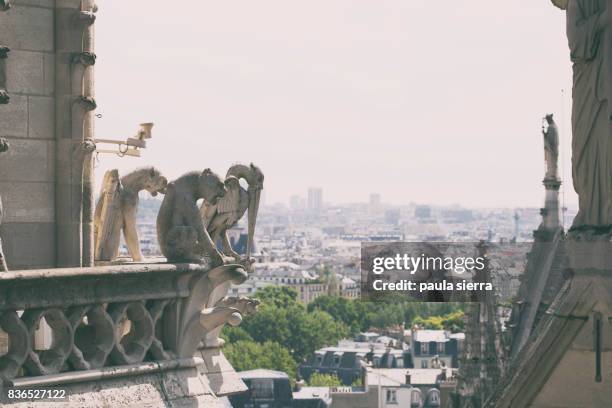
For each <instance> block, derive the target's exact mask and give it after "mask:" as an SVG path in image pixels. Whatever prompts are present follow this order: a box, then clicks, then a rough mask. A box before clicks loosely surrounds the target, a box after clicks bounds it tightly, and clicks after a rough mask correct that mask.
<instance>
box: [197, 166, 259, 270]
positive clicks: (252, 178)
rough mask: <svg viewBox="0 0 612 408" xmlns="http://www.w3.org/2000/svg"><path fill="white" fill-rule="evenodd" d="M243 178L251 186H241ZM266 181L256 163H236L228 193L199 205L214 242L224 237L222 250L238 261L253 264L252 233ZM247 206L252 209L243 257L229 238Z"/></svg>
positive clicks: (229, 181) (228, 175)
mask: <svg viewBox="0 0 612 408" xmlns="http://www.w3.org/2000/svg"><path fill="white" fill-rule="evenodd" d="M240 179H244V180H245V181H246V182H247V184H248V190H245V189H244V188H242V187H241V186H240ZM263 181H264V175H263V173H262V172H261V170H260V169H259V168H258V167H257V166H255V165H254V164H251V165H250V166H246V165H242V164H236V165H234V166H232V167H230V169H229V170H228V171H227V175H226V179H225V186H226V187H227V194H226V195H225V196H224V197H223V198H221V199H219V201H218V202H217V203H216V204H212V203H209V202H204V203H202V207H201V208H200V211H201V213H202V218H203V220H204V225H205V226H206V229H207V230H208V233H209V234H210V237H211V238H212V240H213V242H215V243H217V242H218V241H219V240H221V243H222V246H223V253H224V254H225V255H226V256H229V257H233V258H234V259H235V260H236V261H238V262H240V261H242V262H243V263H245V265H247V267H250V263H251V259H250V256H251V250H252V247H253V235H254V233H255V223H256V221H257V212H258V211H259V200H260V197H261V190H262V189H263ZM247 209H248V210H249V213H248V242H247V251H246V252H247V253H246V256H245V259H244V260H241V258H240V255H239V254H238V253H236V252H235V251H234V250H233V248H232V246H231V244H230V242H229V239H228V237H227V230H228V229H229V228H232V227H233V226H235V225H236V224H237V223H238V221H240V219H241V218H242V217H243V216H244V213H245V212H246V211H247Z"/></svg>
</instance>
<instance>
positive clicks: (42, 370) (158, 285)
mask: <svg viewBox="0 0 612 408" xmlns="http://www.w3.org/2000/svg"><path fill="white" fill-rule="evenodd" d="M246 278H247V273H246V271H245V270H244V269H243V267H242V266H240V265H225V266H221V267H217V268H214V269H210V268H207V267H206V266H205V265H195V264H131V265H122V266H101V267H92V268H79V269H77V268H66V269H45V270H31V271H13V272H6V273H2V274H0V329H2V332H4V333H6V334H8V350H4V355H1V354H2V353H3V351H2V350H0V380H2V385H1V386H0V388H2V387H4V388H9V387H10V388H16V389H18V388H35V387H39V388H40V387H51V388H61V389H65V390H67V394H68V402H66V405H65V406H84V405H83V404H85V405H86V406H131V405H130V404H133V398H134V397H133V395H132V394H133V391H134V390H138V392H141V393H142V399H141V400H139V401H140V402H139V403H143V404H148V405H147V406H167V405H164V404H165V401H168V400H171V401H172V400H176V401H183V402H186V401H189V402H190V403H191V404H192V405H190V406H215V405H214V403H215V401H218V399H217V397H219V396H222V395H227V394H231V393H235V392H241V391H244V390H245V387H244V384H243V383H242V382H241V381H240V380H239V379H238V378H237V376H236V375H235V373H234V370H233V368H232V367H231V365H230V364H229V363H228V362H227V361H226V360H225V357H224V356H223V354H222V352H221V350H220V348H219V347H209V348H202V347H203V346H202V344H203V343H202V340H203V339H205V338H206V337H207V335H209V334H210V333H211V332H213V331H215V332H216V331H218V330H219V328H220V327H222V326H223V325H224V324H226V323H229V324H234V325H235V324H238V323H239V322H240V321H241V318H242V314H243V313H245V311H244V310H243V309H242V308H241V306H240V305H239V304H238V303H236V307H232V306H231V302H230V304H229V306H228V303H227V302H225V303H224V302H218V299H219V297H224V296H225V294H226V292H227V287H228V286H229V283H235V284H238V283H242V282H244V281H245V280H246ZM213 292H214V294H213ZM220 292H223V293H220ZM45 331H46V335H44V336H41V334H40V333H41V332H45ZM0 333H1V332H0ZM5 343H6V342H5ZM4 397H6V392H1V393H0V405H2V404H15V405H16V406H21V405H20V404H23V403H24V402H23V401H21V402H19V403H17V402H16V401H8V400H2V398H4ZM47 402H48V401H47ZM40 403H41V404H43V402H40ZM194 403H195V405H193V404H194ZM177 404H178V402H177ZM207 404H208V405H207ZM23 406H37V405H35V404H34V405H32V404H31V403H28V404H26V405H23ZM38 406H44V404H43V405H38Z"/></svg>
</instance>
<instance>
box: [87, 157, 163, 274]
mask: <svg viewBox="0 0 612 408" xmlns="http://www.w3.org/2000/svg"><path fill="white" fill-rule="evenodd" d="M167 185H168V181H167V179H166V178H165V177H164V176H162V175H161V173H160V172H159V170H157V169H156V168H154V167H146V168H142V169H138V170H135V171H133V172H131V173H129V174H127V175H125V176H124V177H122V178H121V179H119V172H118V171H117V170H110V171H108V172H106V174H105V175H104V180H103V182H102V190H101V192H100V199H99V200H98V203H97V205H96V211H95V215H94V237H95V258H96V260H98V261H111V260H113V259H115V258H117V255H118V253H119V241H120V235H121V231H122V230H123V236H124V238H125V243H126V245H127V247H128V250H129V252H130V255H131V256H132V259H133V260H134V261H135V262H140V261H142V260H143V256H142V253H141V251H140V242H139V240H138V231H137V229H136V216H137V213H138V202H139V198H138V195H139V193H140V191H143V190H146V191H148V192H149V193H150V194H151V195H152V196H156V195H157V194H158V193H164V192H165V191H166V187H167Z"/></svg>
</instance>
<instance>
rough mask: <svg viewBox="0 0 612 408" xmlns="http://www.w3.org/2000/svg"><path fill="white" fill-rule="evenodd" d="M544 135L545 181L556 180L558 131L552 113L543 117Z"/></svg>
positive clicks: (557, 174)
mask: <svg viewBox="0 0 612 408" xmlns="http://www.w3.org/2000/svg"><path fill="white" fill-rule="evenodd" d="M542 134H543V135H544V160H545V161H546V176H545V178H546V179H552V180H558V179H559V171H558V164H557V162H558V160H559V129H558V127H557V124H556V123H555V120H554V119H553V115H552V113H550V114H548V115H546V116H545V117H544V124H543V126H542Z"/></svg>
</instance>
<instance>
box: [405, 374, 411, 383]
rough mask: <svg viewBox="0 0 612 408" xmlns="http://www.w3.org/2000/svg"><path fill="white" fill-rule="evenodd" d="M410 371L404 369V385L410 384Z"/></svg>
mask: <svg viewBox="0 0 612 408" xmlns="http://www.w3.org/2000/svg"><path fill="white" fill-rule="evenodd" d="M410 380H411V378H410V371H406V385H410Z"/></svg>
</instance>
